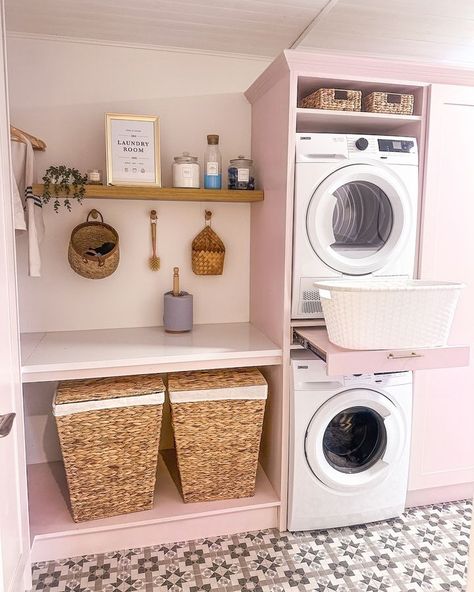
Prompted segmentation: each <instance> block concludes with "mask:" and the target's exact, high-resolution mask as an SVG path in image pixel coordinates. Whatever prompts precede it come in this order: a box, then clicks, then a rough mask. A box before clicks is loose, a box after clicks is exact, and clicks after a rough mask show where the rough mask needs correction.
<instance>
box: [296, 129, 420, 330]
mask: <svg viewBox="0 0 474 592" xmlns="http://www.w3.org/2000/svg"><path fill="white" fill-rule="evenodd" d="M417 204H418V151H417V145H416V139H415V138H405V137H403V138H401V137H388V136H361V135H342V134H319V133H318V134H303V133H299V134H297V137H296V171H295V214H294V233H293V298H292V317H293V318H294V319H301V318H321V317H322V316H323V315H322V310H321V303H320V301H319V294H318V291H317V290H315V288H314V283H315V281H317V280H321V279H327V278H337V277H343V276H357V277H360V278H364V277H367V276H408V277H413V274H414V268H415V247H416V229H417Z"/></svg>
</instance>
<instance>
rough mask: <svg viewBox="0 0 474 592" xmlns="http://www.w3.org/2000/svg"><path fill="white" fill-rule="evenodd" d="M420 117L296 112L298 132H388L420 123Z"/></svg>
mask: <svg viewBox="0 0 474 592" xmlns="http://www.w3.org/2000/svg"><path fill="white" fill-rule="evenodd" d="M421 120H422V117H421V115H394V114H392V113H367V112H365V111H333V110H329V109H304V108H298V109H297V110H296V130H297V131H298V132H334V133H337V132H345V133H370V132H372V133H373V132H383V133H386V132H390V131H393V130H396V129H398V128H400V127H403V126H405V125H407V124H410V123H421Z"/></svg>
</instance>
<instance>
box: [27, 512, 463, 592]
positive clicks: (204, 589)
mask: <svg viewBox="0 0 474 592" xmlns="http://www.w3.org/2000/svg"><path fill="white" fill-rule="evenodd" d="M471 517H472V504H471V503H470V502H468V501H463V502H455V503H450V504H438V505H433V506H426V507H423V508H411V509H410V510H408V511H407V512H406V513H405V514H404V515H403V516H402V517H400V518H395V519H393V520H387V521H384V522H377V523H373V524H363V525H360V526H355V527H347V528H337V529H331V530H321V531H309V532H294V533H291V532H284V533H280V532H278V531H277V530H263V531H256V532H247V533H242V534H240V535H234V536H220V537H212V538H206V539H198V540H195V541H190V542H177V543H170V544H167V545H156V546H153V547H145V548H137V549H122V550H118V551H114V552H111V553H105V554H101V555H85V556H81V557H72V558H66V559H63V560H60V561H47V562H41V563H36V564H34V565H33V568H32V569H33V590H34V591H35V592H36V591H41V592H157V591H163V592H214V591H220V592H444V591H449V592H462V590H463V589H464V587H465V579H466V562H467V557H468V549H469V532H470V521H471Z"/></svg>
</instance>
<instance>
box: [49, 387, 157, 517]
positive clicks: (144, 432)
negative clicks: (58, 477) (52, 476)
mask: <svg viewBox="0 0 474 592" xmlns="http://www.w3.org/2000/svg"><path fill="white" fill-rule="evenodd" d="M163 401H164V384H163V381H162V379H161V377H160V376H158V375H145V376H123V377H118V378H98V379H92V380H68V381H64V382H60V383H59V385H58V388H57V391H56V396H55V401H54V408H53V413H54V416H55V419H56V425H57V428H58V432H59V440H60V443H61V451H62V454H63V459H64V467H65V470H66V477H67V482H68V488H69V497H70V502H71V510H72V516H73V519H74V521H75V522H82V521H85V520H94V519H97V518H106V517H108V516H116V515H118V514H128V513H129V512H139V511H141V510H149V509H151V507H152V505H153V494H154V490H155V481H156V471H157V464H158V445H159V439H160V429H161V416H162V408H163Z"/></svg>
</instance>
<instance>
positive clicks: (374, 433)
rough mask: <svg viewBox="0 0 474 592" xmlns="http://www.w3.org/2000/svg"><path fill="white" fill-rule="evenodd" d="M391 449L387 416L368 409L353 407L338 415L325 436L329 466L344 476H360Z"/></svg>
mask: <svg viewBox="0 0 474 592" xmlns="http://www.w3.org/2000/svg"><path fill="white" fill-rule="evenodd" d="M386 447H387V430H386V429H385V425H384V419H383V417H382V416H381V415H380V414H379V413H377V412H376V411H374V410H373V409H369V408H367V407H350V408H349V409H344V411H341V412H340V413H338V414H337V415H336V416H335V417H334V418H333V419H332V420H331V421H330V422H329V425H328V426H327V428H326V430H325V432H324V436H323V452H324V456H325V457H326V460H327V461H328V463H329V464H330V465H331V466H332V467H333V468H334V469H336V470H337V471H341V472H342V473H358V472H360V471H365V470H366V469H368V468H369V467H371V466H372V465H374V464H375V463H376V462H377V461H378V460H379V459H381V458H382V456H383V455H384V452H385V449H386Z"/></svg>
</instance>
